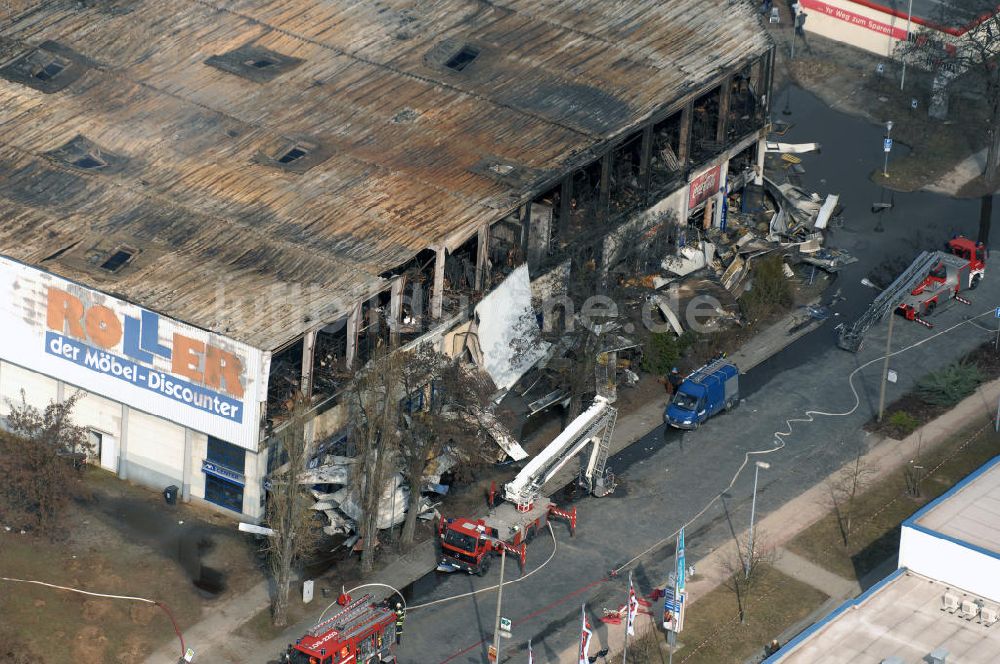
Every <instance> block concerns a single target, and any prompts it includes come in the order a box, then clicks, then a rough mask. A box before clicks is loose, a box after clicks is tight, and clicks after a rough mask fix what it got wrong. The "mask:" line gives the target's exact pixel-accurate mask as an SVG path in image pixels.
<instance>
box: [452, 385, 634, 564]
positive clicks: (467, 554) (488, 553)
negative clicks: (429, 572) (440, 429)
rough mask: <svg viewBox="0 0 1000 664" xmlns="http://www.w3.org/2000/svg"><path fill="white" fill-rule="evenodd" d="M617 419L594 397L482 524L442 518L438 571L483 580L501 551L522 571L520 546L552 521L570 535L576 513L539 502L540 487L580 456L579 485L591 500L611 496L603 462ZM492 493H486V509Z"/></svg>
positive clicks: (608, 406)
mask: <svg viewBox="0 0 1000 664" xmlns="http://www.w3.org/2000/svg"><path fill="white" fill-rule="evenodd" d="M617 415H618V411H617V410H615V409H614V408H613V407H612V406H611V404H610V402H608V401H607V400H606V399H604V398H602V397H597V398H596V399H595V400H594V403H593V404H592V405H591V406H590V408H588V409H587V410H586V411H584V412H583V413H581V414H580V415H579V416H578V417H577V418H576V419H575V420H573V421H572V422H570V424H569V426H568V427H566V429H565V430H564V431H563V432H562V433H560V434H559V435H558V436H557V437H556V439H555V440H553V441H552V442H551V443H549V444H548V446H546V447H545V449H543V450H542V451H541V452H539V453H538V454H537V455H535V458H534V459H532V460H531V461H529V462H528V463H527V465H525V466H524V468H523V469H521V472H519V473H518V474H517V477H515V478H514V479H513V480H512V481H510V482H508V483H507V484H506V485H504V496H503V497H504V499H505V500H506V502H504V503H502V504H500V505H497V506H495V507H494V508H493V509H491V510H490V513H489V514H488V515H487V516H486V517H485V518H484V519H475V520H473V519H464V518H457V519H442V520H441V522H440V524H439V525H438V534H439V535H440V541H441V561H440V563H439V564H438V567H437V568H438V570H439V571H442V572H453V571H456V570H462V571H465V572H468V573H469V574H478V575H480V576H482V575H484V574H486V572H487V570H489V567H490V559H491V558H492V557H493V556H494V555H497V554H500V553H501V552H506V553H510V554H513V555H514V556H517V559H518V561H519V562H520V563H521V568H522V569H523V568H524V562H525V544H526V543H527V542H528V541H529V540H531V538H533V537H534V536H535V535H537V534H538V533H539V532H541V531H542V530H543V529H544V528H545V527H546V526H547V525H548V522H549V519H551V518H552V517H560V518H562V519H565V520H566V521H568V522H569V532H570V534H571V535H572V534H574V533H575V532H576V508H575V507H574V508H573V509H572V510H564V509H559V508H558V507H556V506H555V505H553V504H552V503H550V502H549V501H548V500H545V499H544V498H543V495H542V487H543V486H545V484H546V483H547V482H548V481H549V480H551V479H552V478H553V477H555V476H556V474H557V473H558V472H559V470H560V469H561V468H563V467H564V466H565V465H566V464H568V463H570V462H571V461H573V460H574V459H577V458H579V457H581V456H582V458H581V459H580V461H581V467H580V475H579V480H578V481H579V483H580V485H581V486H583V487H585V488H586V489H587V490H588V491H589V492H590V493H592V494H594V495H595V496H606V495H607V494H609V493H611V492H612V491H614V489H615V481H614V473H612V472H611V471H610V469H608V468H607V467H606V462H607V459H608V452H609V445H610V442H611V434H612V432H613V431H614V428H615V420H616V418H617ZM588 450H589V451H588ZM585 451H586V452H585ZM581 453H583V454H581ZM493 493H494V492H493V491H491V492H490V505H491V506H492V505H493V503H494V500H493V499H494V495H493Z"/></svg>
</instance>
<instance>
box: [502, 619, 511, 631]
mask: <svg viewBox="0 0 1000 664" xmlns="http://www.w3.org/2000/svg"><path fill="white" fill-rule="evenodd" d="M500 629H505V630H507V631H508V632H509V631H510V618H503V617H501V618H500Z"/></svg>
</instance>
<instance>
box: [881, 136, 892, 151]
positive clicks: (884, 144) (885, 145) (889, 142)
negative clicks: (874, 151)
mask: <svg viewBox="0 0 1000 664" xmlns="http://www.w3.org/2000/svg"><path fill="white" fill-rule="evenodd" d="M882 149H883V150H885V151H886V152H889V151H890V150H892V139H891V138H887V139H885V140H884V141H882Z"/></svg>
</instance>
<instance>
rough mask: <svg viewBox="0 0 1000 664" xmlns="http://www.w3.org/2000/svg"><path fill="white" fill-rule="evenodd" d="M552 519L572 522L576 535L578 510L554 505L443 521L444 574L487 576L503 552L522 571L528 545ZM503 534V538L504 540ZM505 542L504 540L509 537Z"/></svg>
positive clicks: (501, 509) (440, 566)
mask: <svg viewBox="0 0 1000 664" xmlns="http://www.w3.org/2000/svg"><path fill="white" fill-rule="evenodd" d="M550 516H559V517H562V518H564V519H566V520H567V521H568V522H569V531H570V534H571V535H572V534H573V533H575V532H576V508H575V507H574V508H573V509H572V510H561V509H559V508H558V507H556V506H555V505H552V504H538V505H537V506H536V505H532V506H531V509H529V510H528V511H524V512H522V511H518V510H517V509H516V508H514V506H512V505H507V504H504V505H501V506H499V508H497V509H496V510H495V511H494V512H493V513H492V514H490V515H489V516H488V517H487V518H486V519H476V520H475V521H473V520H471V519H465V518H462V517H459V518H456V519H441V523H440V525H439V526H438V528H439V535H440V537H441V562H440V563H439V564H438V570H440V571H455V570H462V571H465V572H468V573H469V574H478V575H479V576H483V575H485V574H486V572H488V571H489V569H490V559H491V558H492V557H493V556H494V555H500V553H501V550H506V552H507V553H508V554H513V555H514V556H516V557H517V560H518V562H519V563H520V564H521V568H522V569H524V563H525V560H526V557H527V551H526V546H525V545H526V544H527V543H528V542H530V541H531V539H532V538H533V537H534V536H535V535H536V534H537V533H538V532H539V531H541V530H542V529H543V528H545V526H546V524H547V523H548V519H549V517H550ZM501 534H503V536H501ZM508 535H509V538H508V539H506V540H505V539H504V538H503V537H507V536H508Z"/></svg>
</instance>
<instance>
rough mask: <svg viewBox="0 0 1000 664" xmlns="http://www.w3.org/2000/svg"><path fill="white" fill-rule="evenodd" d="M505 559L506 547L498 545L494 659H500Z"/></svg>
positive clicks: (497, 660)
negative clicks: (498, 575) (501, 604)
mask: <svg viewBox="0 0 1000 664" xmlns="http://www.w3.org/2000/svg"><path fill="white" fill-rule="evenodd" d="M506 561H507V549H505V548H503V547H500V585H498V586H497V616H496V621H495V622H494V623H493V652H495V653H496V659H495V660H494V661H496V662H499V661H500V602H501V601H502V600H503V568H504V563H505V562H506Z"/></svg>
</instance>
